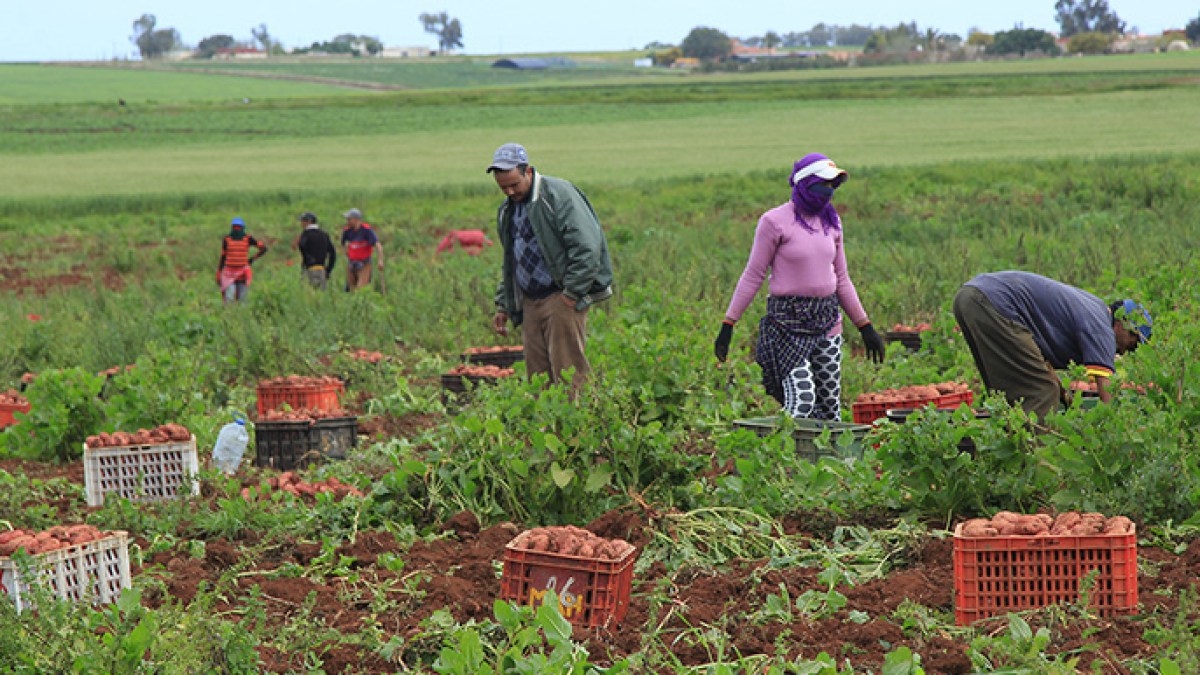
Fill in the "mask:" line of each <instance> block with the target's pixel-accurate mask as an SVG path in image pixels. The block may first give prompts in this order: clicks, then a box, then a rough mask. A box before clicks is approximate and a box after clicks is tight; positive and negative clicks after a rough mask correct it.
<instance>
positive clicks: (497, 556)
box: [135, 508, 1200, 674]
mask: <svg viewBox="0 0 1200 675" xmlns="http://www.w3.org/2000/svg"><path fill="white" fill-rule="evenodd" d="M519 529H520V528H518V527H517V526H515V525H513V524H512V523H502V524H499V525H495V526H493V527H488V528H483V529H480V527H479V521H478V519H477V518H476V517H475V515H474V514H471V513H469V512H464V513H460V514H458V515H456V516H454V517H453V518H451V519H449V520H448V521H446V522H445V523H444V524H443V526H442V530H443V532H444V535H445V536H444V537H442V538H439V539H436V540H433V541H418V542H415V543H414V544H412V545H411V546H410V547H408V548H405V547H404V546H402V545H400V544H399V543H398V542H397V541H396V540H395V538H394V537H392V536H391V535H390V534H387V533H384V532H362V533H359V535H358V536H357V538H356V539H355V540H354V541H353V542H350V543H346V544H344V545H342V546H341V547H339V548H338V551H337V552H338V553H339V554H341V555H346V556H351V557H353V558H354V562H353V563H352V564H351V568H352V569H353V570H354V571H355V573H356V574H358V575H361V577H362V580H361V581H360V582H358V583H350V582H347V581H346V580H345V579H344V578H338V577H332V576H331V577H326V578H325V579H323V580H322V579H315V578H293V577H280V578H270V574H269V573H270V572H271V570H273V569H277V568H278V567H279V565H282V564H284V563H286V562H292V563H296V564H300V565H306V564H310V563H311V562H312V560H313V559H314V558H316V557H317V556H318V555H319V553H320V547H319V545H316V544H311V543H308V544H306V543H300V542H293V543H289V544H285V545H282V546H279V547H276V548H274V549H272V550H270V551H268V553H267V554H266V555H264V556H262V558H261V559H260V560H259V561H258V563H257V566H256V567H254V568H253V569H250V570H245V571H243V572H242V573H241V576H239V577H238V584H237V585H238V587H239V589H240V592H241V593H242V594H249V593H250V592H251V589H252V588H254V587H255V586H257V587H258V589H259V590H260V591H261V598H262V601H263V602H264V603H265V606H266V611H267V614H268V621H269V622H270V623H272V624H274V625H282V624H283V623H284V622H285V621H287V620H288V619H289V618H293V617H295V616H296V615H297V613H298V612H300V611H302V608H304V607H305V606H306V603H307V606H309V607H311V610H310V611H311V613H312V619H313V620H316V621H321V622H324V624H325V625H327V626H330V627H333V628H336V629H338V630H339V631H342V632H343V633H355V632H357V631H359V630H361V629H362V628H363V627H364V626H365V625H366V622H368V621H369V620H370V617H371V616H372V612H371V610H370V608H369V600H370V594H369V593H368V592H367V591H366V590H365V589H366V588H367V587H371V588H374V589H375V591H374V592H376V593H380V594H382V595H383V596H385V597H386V598H387V600H388V601H390V602H391V603H392V609H391V610H390V611H387V612H384V613H382V614H380V615H378V617H377V620H378V622H379V625H380V627H381V629H382V630H383V631H384V632H385V634H387V635H399V636H405V637H406V638H413V637H414V636H417V635H419V634H421V633H422V630H423V629H422V627H421V622H422V621H424V620H425V619H427V618H429V617H430V616H431V615H432V614H433V613H434V611H436V610H439V609H444V610H447V611H448V612H449V613H450V614H451V616H453V617H454V619H455V620H457V621H459V622H467V621H471V620H474V621H483V620H486V619H489V618H491V616H492V604H493V602H494V601H495V599H496V598H497V597H498V594H499V590H500V580H499V568H498V565H497V564H496V563H497V562H498V561H500V560H502V559H503V556H504V546H505V544H506V543H508V541H509V540H510V539H511V538H512V537H513V536H515V535H516V534H517V533H518V532H519ZM588 529H589V530H591V531H592V532H594V533H595V534H597V535H599V536H603V537H610V538H611V537H620V538H624V539H627V540H628V541H630V542H631V543H633V544H635V545H636V546H638V547H639V549H640V548H641V547H642V546H643V545H645V544H646V543H647V542H648V541H649V540H650V529H649V526H648V525H647V523H646V522H645V519H644V518H643V517H642V515H641V512H640V511H638V510H636V509H632V508H631V509H625V510H619V511H613V512H610V513H608V514H605V515H604V516H603V517H601V518H599V519H597V520H596V521H595V522H593V523H591V524H589V525H588ZM952 548H953V544H952V541H951V540H949V539H937V538H933V537H931V538H929V539H928V540H927V541H926V542H924V545H923V546H920V547H919V548H918V550H917V551H916V553H914V554H913V560H911V562H909V563H908V564H906V565H904V566H900V567H897V568H896V569H894V570H892V572H891V573H890V574H888V575H887V576H886V577H885V578H883V579H878V580H875V581H870V582H867V583H864V584H862V585H859V586H854V587H842V588H840V589H839V590H840V591H841V592H842V593H843V594H844V595H845V596H846V598H847V600H848V603H847V606H846V607H845V608H843V609H842V610H840V611H839V612H837V614H835V615H834V616H832V617H831V618H827V619H822V620H815V621H814V620H808V619H806V618H804V617H803V616H800V615H799V614H798V613H797V616H796V617H795V619H794V620H792V621H781V620H778V619H776V620H770V621H761V622H749V621H744V618H743V616H744V614H745V613H748V612H753V611H754V610H756V609H757V608H761V607H762V606H763V605H764V602H765V599H766V597H767V596H768V595H770V594H778V593H779V588H780V586H781V585H782V586H783V587H786V588H787V590H788V592H789V594H790V595H791V597H792V598H796V597H798V596H799V595H800V594H802V593H804V592H805V591H807V590H817V591H824V590H825V589H824V587H823V585H822V583H821V582H820V581H819V580H818V579H817V575H818V573H819V571H820V570H819V569H817V568H811V567H778V568H777V567H774V566H772V565H770V564H769V561H766V560H751V561H738V562H735V563H734V564H732V565H730V566H729V567H728V569H725V570H723V571H721V572H708V571H691V572H685V573H680V574H677V575H676V576H675V577H674V578H670V579H669V578H667V575H666V572H665V568H664V567H663V566H662V565H661V564H660V563H656V564H654V565H651V566H649V569H647V570H644V571H639V573H638V574H637V575H636V576H635V578H634V583H633V591H632V594H631V599H630V605H629V610H628V614H627V615H626V617H625V619H624V621H622V622H621V624H620V625H618V626H616V627H613V628H591V629H588V628H581V627H576V628H575V630H574V637H575V639H576V640H577V641H579V642H581V643H583V644H584V645H585V646H586V647H587V649H588V651H589V653H590V654H591V657H592V659H593V661H596V662H600V663H605V662H609V661H612V660H617V659H621V658H624V657H628V656H630V655H633V654H636V653H639V652H641V651H643V649H644V646H643V640H644V639H645V638H646V637H647V636H649V635H651V634H656V637H657V639H658V640H660V641H661V643H662V644H666V645H671V649H672V651H673V653H674V655H675V657H676V658H677V659H678V660H679V661H680V662H681V663H682V664H683V665H686V666H700V665H703V664H707V663H710V662H712V661H713V659H714V656H713V654H711V653H710V652H709V651H708V650H707V649H706V648H705V647H703V646H702V645H699V644H696V643H694V641H692V640H691V639H690V638H691V636H693V635H694V634H695V629H696V627H698V626H707V627H720V628H721V629H723V630H724V631H725V632H726V633H727V634H728V635H729V636H730V645H731V646H730V649H731V653H739V654H741V655H742V656H749V655H753V654H767V655H786V656H787V658H789V659H811V658H815V657H816V656H817V655H818V654H820V653H821V652H828V653H830V654H831V655H834V656H835V657H836V658H838V659H842V658H850V659H852V661H853V663H854V666H855V668H856V671H857V672H865V671H866V670H868V669H871V670H873V671H874V672H879V671H880V669H881V667H882V663H883V657H884V655H886V654H887V653H888V652H889V651H891V650H892V649H894V648H895V647H897V646H900V645H906V646H908V647H910V648H911V649H913V650H914V651H916V652H918V653H919V654H920V655H921V658H922V663H923V665H924V667H925V669H926V672H929V673H951V674H952V673H969V672H972V669H971V664H970V661H969V660H968V658H967V655H966V650H965V644H964V641H963V640H962V639H960V638H958V637H956V636H954V635H951V634H948V633H946V632H945V631H944V630H939V631H936V632H934V633H933V634H928V635H921V634H920V633H919V632H916V631H909V632H906V631H905V630H903V629H902V627H901V622H900V620H897V619H894V618H893V613H894V612H895V611H896V609H897V608H898V607H899V606H900V605H901V604H902V603H904V602H905V601H906V600H908V601H911V602H913V603H917V604H919V605H922V606H924V607H927V608H929V609H930V610H934V611H937V612H942V613H948V614H950V615H953V611H954V596H953V577H954V571H953V564H952ZM383 553H389V554H391V555H393V556H396V558H397V559H399V560H403V566H402V568H401V569H402V571H401V572H394V571H392V570H393V569H396V566H395V565H391V566H389V567H390V569H389V568H384V567H381V566H379V565H378V561H379V557H380V555H381V554H383ZM1140 553H1141V557H1142V558H1143V560H1144V561H1146V563H1150V564H1149V565H1147V564H1146V563H1143V565H1142V567H1143V568H1145V569H1153V570H1156V574H1155V575H1154V576H1151V575H1149V574H1146V573H1143V574H1142V575H1141V576H1140V578H1139V587H1140V597H1141V598H1142V602H1143V604H1144V607H1145V610H1144V611H1145V612H1147V613H1151V612H1154V613H1157V614H1158V615H1160V616H1168V617H1169V616H1173V612H1175V610H1176V609H1177V607H1178V602H1177V598H1178V595H1179V593H1178V591H1180V590H1182V589H1184V588H1186V587H1188V586H1191V585H1193V584H1194V580H1195V579H1196V576H1197V574H1198V573H1200V541H1197V542H1196V543H1194V544H1193V545H1192V546H1191V548H1189V549H1188V550H1187V551H1186V552H1185V553H1184V554H1182V555H1178V556H1177V555H1174V554H1172V553H1169V552H1167V551H1163V550H1161V549H1143V550H1142V551H1141V552H1140ZM241 559H242V556H241V554H240V553H239V551H238V549H237V547H236V546H235V545H233V544H231V543H230V542H227V541H225V540H215V541H211V542H209V543H208V545H207V547H206V552H205V555H204V557H203V558H202V559H194V558H189V557H183V556H172V555H169V554H158V555H157V556H155V557H154V558H153V559H151V560H150V561H148V563H147V566H146V567H145V568H143V569H139V570H135V574H153V575H156V576H161V577H162V579H163V580H164V582H165V584H166V588H167V591H168V592H169V593H170V594H171V595H172V596H175V597H176V598H177V599H179V600H181V601H184V602H188V601H190V600H191V599H192V598H194V597H195V595H196V592H197V587H198V586H199V585H200V584H201V583H202V582H207V583H208V584H209V585H210V587H211V585H212V584H214V583H216V580H217V579H218V577H219V576H220V575H221V573H222V572H223V571H225V570H228V569H230V568H231V567H233V566H234V565H236V564H238V561H239V560H241ZM256 572H257V574H256ZM401 577H405V578H408V579H410V580H412V579H419V582H417V583H415V584H414V585H411V586H408V587H406V585H405V584H403V583H400V578H401ZM662 588H669V589H670V591H669V601H668V602H667V603H666V604H665V605H664V604H663V603H661V602H655V603H654V604H653V606H652V603H651V600H650V595H651V593H652V592H653V591H655V589H662ZM1168 591H1169V592H1168ZM355 593H357V594H359V595H360V596H362V597H360V598H359V600H357V601H355V600H353V598H355V597H356V596H355ZM347 598H350V599H351V600H349V601H348V600H347ZM161 600H162V599H161V598H150V599H148V602H149V603H150V604H157V603H158V602H161ZM227 603H228V604H227V605H225V606H219V607H218V608H217V609H219V610H221V611H226V610H236V609H237V606H238V604H239V600H238V599H237V598H234V597H230V598H228V600H227ZM851 612H863V613H865V614H866V615H867V616H868V617H870V619H869V620H867V621H866V622H864V623H857V622H855V621H853V620H851ZM1046 615H1047V616H1048V613H1046ZM735 617H737V620H738V621H739V623H736V624H735V623H731V622H732V621H733V620H734V618H735ZM1030 621H1031V623H1032V624H1033V625H1034V626H1035V627H1036V626H1038V625H1048V623H1049V622H1048V621H1047V619H1046V617H1045V616H1043V615H1042V614H1033V615H1032V616H1031V617H1030ZM993 623H994V624H995V627H996V629H997V632H1002V630H1003V628H1004V625H1005V624H1004V622H1003V621H1002V620H996V621H992V622H990V623H985V624H984V625H985V627H986V628H990V625H991V624H993ZM1050 627H1051V629H1052V630H1053V631H1054V639H1053V640H1052V642H1051V645H1050V648H1049V650H1048V651H1049V652H1050V653H1060V652H1061V653H1069V652H1072V651H1075V650H1079V654H1080V656H1081V660H1082V666H1083V667H1084V668H1085V669H1090V668H1091V664H1092V663H1093V662H1096V664H1097V666H1099V667H1100V668H1101V671H1100V672H1114V673H1119V672H1125V671H1124V670H1123V669H1121V668H1119V667H1117V666H1114V665H1113V664H1115V663H1116V662H1118V661H1120V660H1127V659H1131V658H1135V657H1140V658H1149V657H1151V656H1153V655H1154V653H1155V648H1154V647H1153V646H1152V645H1149V644H1147V643H1146V642H1145V641H1144V640H1143V639H1142V634H1143V631H1144V629H1145V627H1146V626H1145V625H1144V624H1143V623H1140V622H1138V621H1137V620H1136V619H1135V618H1134V617H1118V618H1112V619H1098V618H1091V619H1083V618H1079V619H1076V620H1074V621H1072V622H1070V623H1069V624H1067V626H1066V627H1064V626H1063V625H1062V624H1061V623H1058V624H1054V625H1051V626H1050ZM440 646H441V645H440V644H438V643H434V644H422V643H421V641H420V640H415V641H414V642H412V643H410V644H408V645H407V651H405V652H403V653H401V654H400V655H399V656H398V659H399V661H398V662H395V663H387V662H384V661H383V660H381V659H380V658H379V657H378V655H375V654H372V653H370V652H369V651H366V650H356V649H354V648H352V647H349V646H345V645H339V646H337V647H336V648H332V647H330V648H329V650H328V651H327V652H326V653H324V654H323V655H322V658H324V659H325V670H326V672H330V673H334V672H368V673H375V672H379V673H383V672H395V671H396V670H398V669H404V667H414V666H416V665H418V664H419V663H423V664H425V665H428V662H429V659H431V658H432V657H433V656H434V655H436V653H437V651H438V650H439V649H440ZM732 650H736V652H733V651H732ZM260 655H261V657H262V659H263V662H264V669H265V670H266V671H267V672H285V671H288V670H289V669H295V668H298V667H301V663H300V662H299V661H298V660H297V659H298V658H300V657H299V656H298V655H294V654H293V655H289V654H285V653H283V652H281V651H279V650H278V649H276V648H274V647H272V646H270V645H267V646H264V647H263V648H262V649H260ZM401 664H403V665H401Z"/></svg>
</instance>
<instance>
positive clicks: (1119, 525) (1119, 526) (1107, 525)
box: [1101, 516, 1133, 534]
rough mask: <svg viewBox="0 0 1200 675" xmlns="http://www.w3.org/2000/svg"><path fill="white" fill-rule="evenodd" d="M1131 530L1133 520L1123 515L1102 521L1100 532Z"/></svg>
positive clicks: (1124, 531) (1109, 532) (1127, 531)
mask: <svg viewBox="0 0 1200 675" xmlns="http://www.w3.org/2000/svg"><path fill="white" fill-rule="evenodd" d="M1132 531H1133V521H1132V520H1130V519H1128V518H1126V517H1125V516H1113V517H1112V518H1109V519H1108V520H1106V521H1104V527H1103V528H1102V529H1101V533H1102V534H1126V533H1129V532H1132Z"/></svg>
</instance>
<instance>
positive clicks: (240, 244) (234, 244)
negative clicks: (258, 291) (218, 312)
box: [217, 218, 267, 305]
mask: <svg viewBox="0 0 1200 675" xmlns="http://www.w3.org/2000/svg"><path fill="white" fill-rule="evenodd" d="M251 246H253V247H254V248H256V249H258V254H257V255H255V256H254V257H253V258H252V257H250V247H251ZM266 253H267V247H266V246H265V245H264V244H263V243H262V242H260V241H258V240H257V239H255V238H254V237H251V236H249V235H247V234H246V222H245V221H244V220H242V219H241V218H234V219H233V220H232V221H230V223H229V234H228V235H226V236H225V238H224V239H223V240H222V241H221V260H220V262H218V263H217V286H219V287H220V288H221V295H222V296H223V297H224V299H225V304H227V305H228V304H229V303H231V302H241V301H242V300H244V299H245V298H246V292H247V290H248V289H249V287H250V280H251V279H252V278H253V277H254V272H253V270H251V268H250V266H251V265H253V264H254V261H255V260H258V259H259V258H261V257H263V256H264V255H266Z"/></svg>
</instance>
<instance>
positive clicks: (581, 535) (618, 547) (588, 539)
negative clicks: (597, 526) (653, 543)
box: [511, 525, 633, 560]
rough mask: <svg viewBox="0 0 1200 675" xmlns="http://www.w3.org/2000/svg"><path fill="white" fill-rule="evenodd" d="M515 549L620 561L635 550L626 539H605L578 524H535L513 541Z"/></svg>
mask: <svg viewBox="0 0 1200 675" xmlns="http://www.w3.org/2000/svg"><path fill="white" fill-rule="evenodd" d="M511 543H512V546H513V548H519V549H522V550H525V551H535V552H539V553H558V554H561V555H572V556H578V557H580V558H591V559H594V560H595V559H599V560H620V559H622V558H624V557H625V556H626V555H628V554H629V553H630V552H631V551H633V544H630V543H629V542H627V541H625V540H624V539H605V538H603V537H598V536H596V535H594V534H592V533H591V532H588V531H587V530H585V529H583V528H581V527H575V526H574V525H563V526H560V527H535V528H533V529H532V530H525V531H524V532H522V533H521V534H518V535H517V536H516V537H514V538H513V540H512V542H511Z"/></svg>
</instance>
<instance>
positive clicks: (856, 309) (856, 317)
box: [725, 202, 870, 336]
mask: <svg viewBox="0 0 1200 675" xmlns="http://www.w3.org/2000/svg"><path fill="white" fill-rule="evenodd" d="M806 220H808V223H809V225H810V226H812V227H814V228H815V229H816V234H813V233H811V232H809V231H808V230H806V229H804V227H803V226H802V225H801V224H800V223H799V222H797V221H796V216H795V213H794V211H793V210H792V203H791V202H786V203H784V204H781V205H779V206H777V207H775V208H773V209H771V210H770V211H767V212H766V213H764V214H763V215H762V217H761V218H759V220H758V227H757V228H755V230H754V245H753V246H752V247H751V249H750V259H749V260H748V261H746V269H745V270H743V271H742V277H741V278H740V279H738V284H737V289H735V290H734V292H733V299H731V300H730V301H729V309H727V310H725V318H726V319H728V320H730V321H737V320H738V319H741V318H742V313H743V312H745V311H746V308H747V307H749V306H750V303H751V302H753V301H754V296H755V295H757V294H758V289H759V288H761V287H762V283H763V279H765V278H766V276H767V272H768V270H769V271H770V273H771V279H770V282H769V284H768V291H769V292H770V293H771V295H800V296H808V297H822V296H826V295H830V294H833V293H835V292H836V293H837V298H838V304H839V305H841V307H842V310H843V311H845V312H846V315H847V316H849V317H850V321H851V322H853V323H854V325H855V326H862V325H863V324H866V323H867V322H869V321H870V319H869V318H867V311H866V310H865V309H863V306H862V302H860V301H859V299H858V292H857V291H856V290H854V282H853V281H851V280H850V273H849V272H847V271H846V253H845V252H844V251H843V250H842V232H841V231H840V230H838V231H831V232H830V233H829V234H828V235H826V234H823V233H822V231H821V220H820V218H819V217H815V216H814V217H813V218H812V219H810V220H809V219H806ZM841 332H842V321H841V319H840V318H839V319H838V322H837V323H836V324H834V326H833V328H831V329H830V330H829V335H830V336H834V335H840V334H841Z"/></svg>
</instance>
